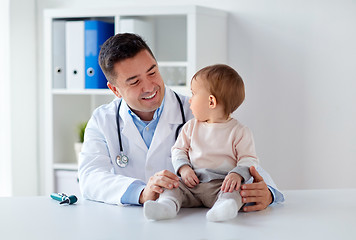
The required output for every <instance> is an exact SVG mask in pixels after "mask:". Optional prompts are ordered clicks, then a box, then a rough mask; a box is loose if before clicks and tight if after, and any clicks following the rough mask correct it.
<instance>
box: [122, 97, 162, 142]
mask: <svg viewBox="0 0 356 240" xmlns="http://www.w3.org/2000/svg"><path fill="white" fill-rule="evenodd" d="M163 107H164V98H163V101H162V104H161V106H160V107H159V108H157V109H156V111H155V113H154V114H153V119H152V120H151V121H142V120H141V118H140V117H139V116H137V115H136V113H134V112H133V111H131V109H130V108H129V110H128V112H129V114H130V116H131V117H132V120H133V122H134V124H135V125H136V127H137V130H138V131H139V132H140V134H141V137H142V139H143V141H144V142H145V143H146V146H147V148H150V146H151V142H152V138H153V134H154V133H155V130H156V127H157V124H158V121H159V118H160V117H161V114H162V111H163Z"/></svg>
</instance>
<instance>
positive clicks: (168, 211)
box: [144, 64, 258, 221]
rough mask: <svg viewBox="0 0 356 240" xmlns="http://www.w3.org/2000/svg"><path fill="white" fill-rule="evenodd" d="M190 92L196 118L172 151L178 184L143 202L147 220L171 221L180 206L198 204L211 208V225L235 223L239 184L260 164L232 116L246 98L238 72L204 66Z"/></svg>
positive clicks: (249, 137)
mask: <svg viewBox="0 0 356 240" xmlns="http://www.w3.org/2000/svg"><path fill="white" fill-rule="evenodd" d="M191 91H192V97H191V98H190V100H189V103H190V108H191V110H192V112H193V115H194V119H192V120H190V121H188V122H187V123H186V124H185V125H184V126H183V128H182V131H181V133H180V134H179V136H178V138H177V141H176V143H175V145H174V146H173V147H172V163H173V167H174V170H175V173H176V174H177V175H178V176H180V177H181V181H180V185H179V187H178V188H175V189H172V190H169V189H165V191H164V192H163V193H162V194H161V195H160V197H159V198H158V199H157V200H156V201H147V202H146V203H145V204H144V215H145V217H146V218H147V219H151V220H162V219H170V218H174V217H175V216H176V215H177V213H178V211H179V209H180V208H181V207H199V206H205V207H209V208H211V209H210V210H209V211H208V212H207V215H206V217H207V219H208V220H209V221H226V220H229V219H233V218H235V217H236V216H237V213H238V211H239V209H240V208H241V207H242V205H243V204H242V200H241V196H240V186H241V184H242V183H243V182H245V181H247V180H248V179H250V178H251V175H250V172H249V168H250V166H255V167H256V166H257V164H258V158H257V156H256V152H255V145H254V141H253V136H252V133H251V132H250V130H249V129H248V128H247V127H245V126H243V125H242V124H241V123H239V122H238V121H237V120H236V119H233V118H231V116H230V115H231V113H232V112H234V111H235V110H236V109H237V108H238V107H239V106H240V105H241V103H242V102H243V101H244V99H245V87H244V83H243V81H242V79H241V77H240V76H239V74H238V73H237V72H236V71H235V70H234V69H233V68H231V67H229V66H227V65H223V64H218V65H212V66H208V67H205V68H203V69H201V70H199V71H198V72H197V73H196V74H195V75H194V76H193V78H192V81H191Z"/></svg>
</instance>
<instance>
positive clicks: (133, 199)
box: [121, 97, 165, 205]
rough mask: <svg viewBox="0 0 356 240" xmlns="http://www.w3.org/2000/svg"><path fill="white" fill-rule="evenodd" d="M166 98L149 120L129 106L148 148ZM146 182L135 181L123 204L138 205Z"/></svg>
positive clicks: (123, 199)
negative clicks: (142, 117)
mask: <svg viewBox="0 0 356 240" xmlns="http://www.w3.org/2000/svg"><path fill="white" fill-rule="evenodd" d="M164 99H165V97H164V98H163V100H162V104H161V106H160V107H159V108H157V109H156V111H155V113H154V114H153V119H152V120H151V121H149V122H146V121H142V120H141V119H140V117H139V116H137V115H136V114H135V113H134V112H133V111H131V109H130V108H129V110H128V112H129V114H130V116H131V117H132V120H133V122H134V124H135V125H136V127H137V130H138V131H139V132H140V134H141V136H142V139H143V141H144V142H145V144H146V146H147V148H150V146H151V142H152V139H153V135H154V133H155V130H156V127H157V124H158V121H159V118H160V117H161V114H162V111H163V107H164ZM145 186H146V184H145V183H144V182H142V181H139V180H137V181H134V182H133V183H131V185H130V186H129V187H128V188H127V190H126V192H125V193H124V195H123V196H122V197H121V203H122V204H135V205H138V204H140V203H139V197H140V194H141V192H142V190H143V189H144V188H145Z"/></svg>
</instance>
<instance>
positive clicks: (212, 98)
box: [209, 95, 218, 108]
mask: <svg viewBox="0 0 356 240" xmlns="http://www.w3.org/2000/svg"><path fill="white" fill-rule="evenodd" d="M217 104H218V102H217V101H216V97H215V96H214V95H210V96H209V108H216V105H217Z"/></svg>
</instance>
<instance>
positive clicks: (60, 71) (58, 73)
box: [52, 20, 66, 88]
mask: <svg viewBox="0 0 356 240" xmlns="http://www.w3.org/2000/svg"><path fill="white" fill-rule="evenodd" d="M65 24H66V22H65V21H64V20H56V21H53V23H52V53H53V54H52V69H53V72H52V73H53V77H52V88H66V59H65V57H66V54H65V52H66V50H65V49H66V42H65V41H66V40H65V26H66V25H65Z"/></svg>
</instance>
